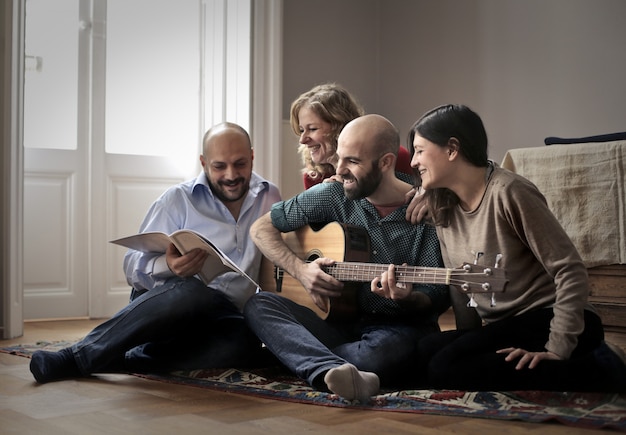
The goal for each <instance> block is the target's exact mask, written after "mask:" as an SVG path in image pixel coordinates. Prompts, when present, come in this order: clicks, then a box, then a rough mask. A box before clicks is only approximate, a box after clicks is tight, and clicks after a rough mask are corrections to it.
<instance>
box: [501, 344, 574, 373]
mask: <svg viewBox="0 0 626 435" xmlns="http://www.w3.org/2000/svg"><path fill="white" fill-rule="evenodd" d="M496 353H506V354H508V355H507V356H506V358H504V360H505V361H507V362H511V361H514V360H515V359H517V358H519V361H518V362H517V365H516V366H515V370H522V369H523V368H524V367H526V365H527V364H528V368H529V369H534V368H535V367H537V364H539V363H540V362H541V361H542V360H544V359H550V360H561V359H563V358H561V357H560V356H558V355H557V354H556V353H553V352H528V351H527V350H524V349H520V348H518V347H507V348H505V349H500V350H498V351H496Z"/></svg>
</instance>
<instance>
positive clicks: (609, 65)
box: [283, 0, 626, 196]
mask: <svg viewBox="0 0 626 435" xmlns="http://www.w3.org/2000/svg"><path fill="white" fill-rule="evenodd" d="M624 17H626V1H624V0H463V1H461V0H437V1H432V0H285V1H284V43H283V44H284V51H283V57H284V64H283V83H284V85H283V117H284V118H285V119H288V116H289V115H288V110H289V105H290V104H291V101H292V100H293V99H294V98H295V97H297V96H298V94H300V93H301V92H302V91H304V90H307V89H308V88H310V87H312V86H313V85H315V84H317V83H320V82H323V81H328V80H330V81H337V82H339V83H341V84H343V85H344V86H346V87H347V88H348V89H350V90H351V91H352V92H353V93H354V94H355V95H356V96H357V97H358V98H359V100H360V101H361V103H363V104H364V105H365V107H366V110H367V111H369V112H378V113H381V114H383V115H385V116H387V117H389V118H390V119H391V120H392V121H393V122H394V123H395V124H396V126H397V127H398V128H399V129H400V132H401V135H402V138H403V139H404V138H406V135H407V132H408V129H409V128H410V127H411V125H412V123H413V122H414V121H415V120H416V119H417V118H418V117H419V115H421V114H422V113H423V112H424V111H426V110H428V109H430V108H432V107H434V106H436V105H439V104H443V103H448V102H454V103H463V104H467V105H469V106H470V107H472V108H473V109H474V110H476V111H477V112H478V113H479V114H480V115H481V116H482V118H483V120H484V122H485V125H486V128H487V131H488V134H489V139H490V156H491V158H492V159H494V160H496V161H497V162H500V161H501V160H502V158H503V156H504V154H505V152H506V150H508V149H510V148H522V147H532V146H543V140H544V138H545V137H546V136H563V137H576V136H588V135H593V134H601V133H610V132H617V131H626V105H625V103H624V102H625V101H626V79H624V77H626V74H625V71H626V49H624V43H626V26H624V25H623V19H624ZM287 139H288V140H287V141H286V142H285V144H284V149H283V154H284V157H283V158H284V159H285V160H288V157H289V156H294V157H295V149H294V148H295V146H294V145H293V143H294V141H293V139H294V137H293V136H292V137H287ZM290 153H291V154H290ZM287 164H289V165H291V166H292V167H294V166H297V165H299V162H298V161H297V160H295V161H293V162H291V163H289V162H287ZM285 193H286V194H287V193H289V192H285ZM285 196H287V195H285Z"/></svg>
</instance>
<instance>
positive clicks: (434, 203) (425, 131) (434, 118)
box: [407, 104, 489, 226]
mask: <svg viewBox="0 0 626 435" xmlns="http://www.w3.org/2000/svg"><path fill="white" fill-rule="evenodd" d="M416 135H417V136H420V137H423V138H424V139H426V140H428V141H430V142H432V143H434V144H436V145H438V146H441V147H445V146H446V145H447V144H448V141H449V140H450V138H453V137H454V138H456V139H457V141H458V142H459V150H458V152H459V154H460V155H461V156H462V157H463V158H464V159H465V160H467V161H468V162H469V163H471V164H473V165H475V166H478V167H487V166H488V165H489V160H488V157H487V156H488V154H487V142H488V141H487V132H486V131H485V126H484V125H483V122H482V120H481V119H480V116H478V114H476V113H475V112H474V111H472V110H471V109H470V108H469V107H467V106H463V105H460V104H446V105H443V106H439V107H436V108H434V109H432V110H429V111H428V112H426V113H425V114H424V115H422V116H421V117H420V118H419V119H418V120H417V121H416V122H415V124H413V126H412V127H411V130H410V132H409V137H408V142H407V143H408V144H409V147H410V149H411V154H413V152H414V149H413V140H414V139H415V136H416ZM424 195H426V198H427V199H428V207H429V214H430V216H431V219H432V220H433V222H434V223H435V225H443V226H447V225H449V224H450V216H451V210H452V209H453V208H454V207H456V206H457V205H458V203H459V198H458V196H456V194H455V193H454V192H452V191H451V190H449V189H446V188H438V189H430V190H427V191H426V192H425V193H424Z"/></svg>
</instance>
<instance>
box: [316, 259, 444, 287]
mask: <svg viewBox="0 0 626 435" xmlns="http://www.w3.org/2000/svg"><path fill="white" fill-rule="evenodd" d="M387 268H388V265H385V264H375V263H355V262H338V263H335V264H333V265H332V266H325V267H324V268H323V269H324V271H325V272H326V273H328V274H329V275H331V276H333V277H334V278H336V279H338V280H339V281H344V282H348V281H352V282H369V281H371V280H373V279H374V278H376V277H377V276H380V275H381V274H382V273H383V272H386V271H387ZM452 272H453V269H445V268H438V267H416V266H396V282H402V283H413V284H446V285H448V284H450V277H451V275H452Z"/></svg>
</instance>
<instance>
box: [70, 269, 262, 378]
mask: <svg viewBox="0 0 626 435" xmlns="http://www.w3.org/2000/svg"><path fill="white" fill-rule="evenodd" d="M136 295H137V293H136V292H135V293H133V297H134V299H133V300H131V302H130V303H129V304H128V305H127V306H126V307H124V308H122V309H121V310H120V311H119V312H118V313H117V314H115V315H114V316H113V317H112V318H111V319H109V320H107V321H106V322H104V323H102V324H101V325H99V326H97V327H96V328H95V329H94V330H93V331H91V332H90V333H89V334H88V335H87V336H86V337H85V338H84V339H83V340H81V341H80V342H78V343H76V344H74V345H73V346H72V347H71V350H72V353H73V355H74V358H75V360H76V363H77V364H78V367H79V369H80V371H81V372H82V373H83V374H84V375H89V374H92V373H107V372H108V373H116V372H143V373H146V372H158V371H169V370H174V369H192V368H215V367H233V366H237V367H251V366H253V365H256V364H258V363H259V362H260V359H259V358H261V345H260V341H259V340H258V339H257V338H256V337H255V336H254V334H253V333H252V332H251V331H250V330H249V328H248V327H247V326H246V324H245V322H244V320H243V315H242V314H241V313H240V312H239V310H238V309H237V307H236V306H235V305H234V304H233V303H232V302H231V301H230V300H229V299H228V298H227V297H226V296H225V295H224V294H223V293H222V292H220V291H218V290H215V289H212V288H209V287H206V286H205V285H204V284H203V283H202V282H200V281H199V280H197V279H195V278H189V279H180V278H173V279H170V280H169V281H167V282H166V283H165V284H164V285H162V286H160V287H156V288H154V289H151V290H149V291H147V292H145V293H143V294H141V295H139V296H136Z"/></svg>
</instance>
